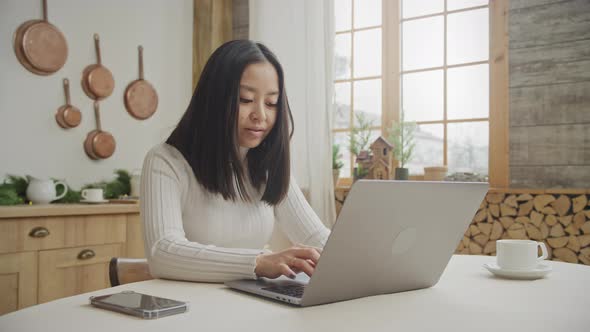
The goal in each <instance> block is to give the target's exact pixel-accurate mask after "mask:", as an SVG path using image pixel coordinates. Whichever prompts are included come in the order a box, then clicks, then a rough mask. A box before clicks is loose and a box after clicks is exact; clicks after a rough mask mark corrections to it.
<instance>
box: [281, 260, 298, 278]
mask: <svg viewBox="0 0 590 332" xmlns="http://www.w3.org/2000/svg"><path fill="white" fill-rule="evenodd" d="M280 268H281V274H282V275H284V276H286V277H289V278H291V279H295V276H296V273H295V271H293V270H292V269H291V268H290V267H289V265H287V264H281V265H280Z"/></svg>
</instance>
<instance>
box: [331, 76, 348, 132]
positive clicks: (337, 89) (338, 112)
mask: <svg viewBox="0 0 590 332" xmlns="http://www.w3.org/2000/svg"><path fill="white" fill-rule="evenodd" d="M332 120H333V124H334V128H336V129H338V128H349V127H350V83H349V82H345V83H336V84H334V118H333V119H332Z"/></svg>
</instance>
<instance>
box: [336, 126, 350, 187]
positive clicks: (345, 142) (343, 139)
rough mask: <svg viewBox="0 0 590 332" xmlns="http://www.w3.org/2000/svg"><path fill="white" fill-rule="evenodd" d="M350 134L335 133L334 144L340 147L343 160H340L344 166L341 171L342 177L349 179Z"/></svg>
mask: <svg viewBox="0 0 590 332" xmlns="http://www.w3.org/2000/svg"><path fill="white" fill-rule="evenodd" d="M348 135H349V134H348V132H343V133H334V144H338V145H340V154H341V155H342V158H340V160H341V161H342V163H343V164H344V166H343V167H342V168H341V169H340V177H343V178H348V177H351V175H352V173H351V168H350V140H349V137H348Z"/></svg>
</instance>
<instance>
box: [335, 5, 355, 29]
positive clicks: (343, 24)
mask: <svg viewBox="0 0 590 332" xmlns="http://www.w3.org/2000/svg"><path fill="white" fill-rule="evenodd" d="M351 1H352V0H334V29H335V30H336V31H343V30H350V29H351V26H352V23H351V22H352V3H351Z"/></svg>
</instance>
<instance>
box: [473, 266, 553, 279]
mask: <svg viewBox="0 0 590 332" xmlns="http://www.w3.org/2000/svg"><path fill="white" fill-rule="evenodd" d="M483 267H485V268H486V269H487V270H488V271H490V272H491V273H492V274H494V275H496V276H498V277H502V278H508V279H523V280H534V279H540V278H543V277H545V276H546V275H547V274H548V273H549V272H551V266H549V265H547V264H538V265H537V267H535V268H534V269H532V270H505V269H502V268H500V267H499V266H498V265H497V264H496V263H485V264H484V265H483Z"/></svg>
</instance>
